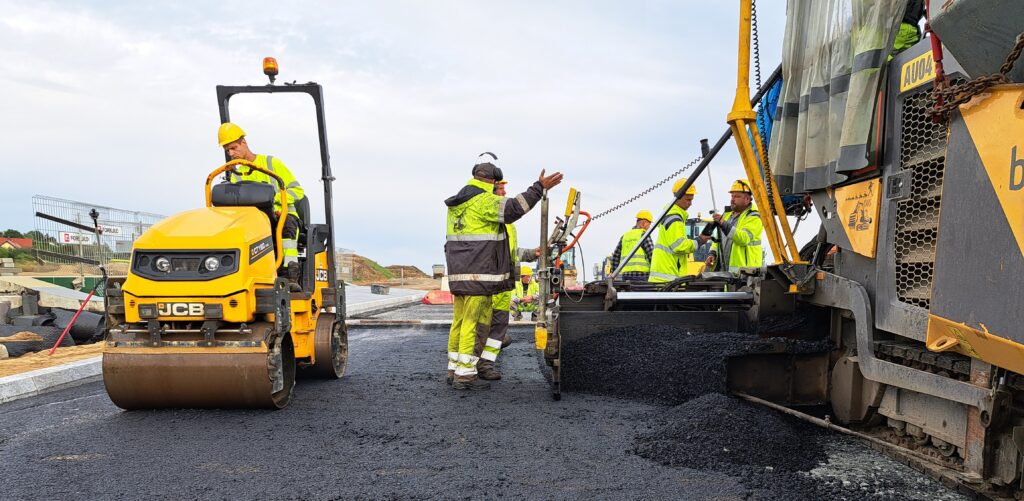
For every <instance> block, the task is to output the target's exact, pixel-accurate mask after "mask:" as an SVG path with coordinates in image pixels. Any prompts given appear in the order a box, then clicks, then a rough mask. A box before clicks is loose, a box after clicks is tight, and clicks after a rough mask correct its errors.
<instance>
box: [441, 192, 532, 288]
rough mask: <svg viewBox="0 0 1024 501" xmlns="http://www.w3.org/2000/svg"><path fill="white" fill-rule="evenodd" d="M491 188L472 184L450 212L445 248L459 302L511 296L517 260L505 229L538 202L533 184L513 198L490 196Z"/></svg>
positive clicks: (450, 279) (449, 202)
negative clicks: (465, 298)
mask: <svg viewBox="0 0 1024 501" xmlns="http://www.w3.org/2000/svg"><path fill="white" fill-rule="evenodd" d="M493 188H494V187H493V185H491V184H489V183H485V182H483V181H478V180H476V179H471V180H469V182H468V183H466V186H464V187H463V188H462V190H460V191H459V193H457V194H456V195H454V196H452V197H449V198H448V199H447V200H445V201H444V203H445V205H446V206H447V207H448V222H447V228H448V230H447V236H446V241H445V244H444V255H445V260H446V261H447V264H448V286H449V288H450V289H451V291H452V293H453V294H456V295H460V296H491V295H494V294H497V293H499V292H502V291H508V290H512V287H513V280H514V279H513V276H514V275H513V269H512V265H513V259H512V252H511V250H510V247H509V242H508V233H507V227H506V224H511V223H513V222H515V221H517V220H519V218H521V217H523V215H524V214H526V213H527V212H528V211H529V210H530V209H531V208H532V207H533V206H534V205H535V204H536V203H537V201H538V200H540V197H541V192H542V187H541V184H540V182H539V181H538V182H535V183H534V184H533V185H532V186H530V187H529V188H528V189H527V190H526V191H524V192H523V193H520V194H519V195H517V196H516V197H514V198H511V197H499V196H498V195H495V194H494V193H492V190H493Z"/></svg>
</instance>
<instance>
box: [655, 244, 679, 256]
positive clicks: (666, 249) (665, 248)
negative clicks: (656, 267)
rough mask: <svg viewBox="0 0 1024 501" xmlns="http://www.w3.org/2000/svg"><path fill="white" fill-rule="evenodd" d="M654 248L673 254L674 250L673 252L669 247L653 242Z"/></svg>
mask: <svg viewBox="0 0 1024 501" xmlns="http://www.w3.org/2000/svg"><path fill="white" fill-rule="evenodd" d="M654 250H660V251H663V252H667V253H669V254H675V252H673V251H672V249H669V248H668V247H665V246H664V245H661V244H654Z"/></svg>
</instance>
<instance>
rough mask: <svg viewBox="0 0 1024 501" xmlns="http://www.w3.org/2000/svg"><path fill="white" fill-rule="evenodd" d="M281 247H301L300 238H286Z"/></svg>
mask: <svg viewBox="0 0 1024 501" xmlns="http://www.w3.org/2000/svg"><path fill="white" fill-rule="evenodd" d="M281 248H282V249H298V248H299V241H298V240H288V239H284V241H282V242H281Z"/></svg>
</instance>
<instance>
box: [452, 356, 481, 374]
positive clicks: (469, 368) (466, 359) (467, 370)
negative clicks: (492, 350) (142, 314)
mask: <svg viewBox="0 0 1024 501" xmlns="http://www.w3.org/2000/svg"><path fill="white" fill-rule="evenodd" d="M477 360H478V357H474V356H473V355H465V354H461V353H460V354H459V360H458V362H456V364H455V375H456V376H475V375H476V362H477Z"/></svg>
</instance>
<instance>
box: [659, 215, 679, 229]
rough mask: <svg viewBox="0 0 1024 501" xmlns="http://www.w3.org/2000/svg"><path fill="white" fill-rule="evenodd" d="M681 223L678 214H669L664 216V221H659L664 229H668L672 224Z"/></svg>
mask: <svg viewBox="0 0 1024 501" xmlns="http://www.w3.org/2000/svg"><path fill="white" fill-rule="evenodd" d="M681 222H683V217H682V216H680V215H679V214H669V215H667V216H665V219H662V220H661V225H662V226H664V227H666V228H668V227H669V226H672V223H681Z"/></svg>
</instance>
